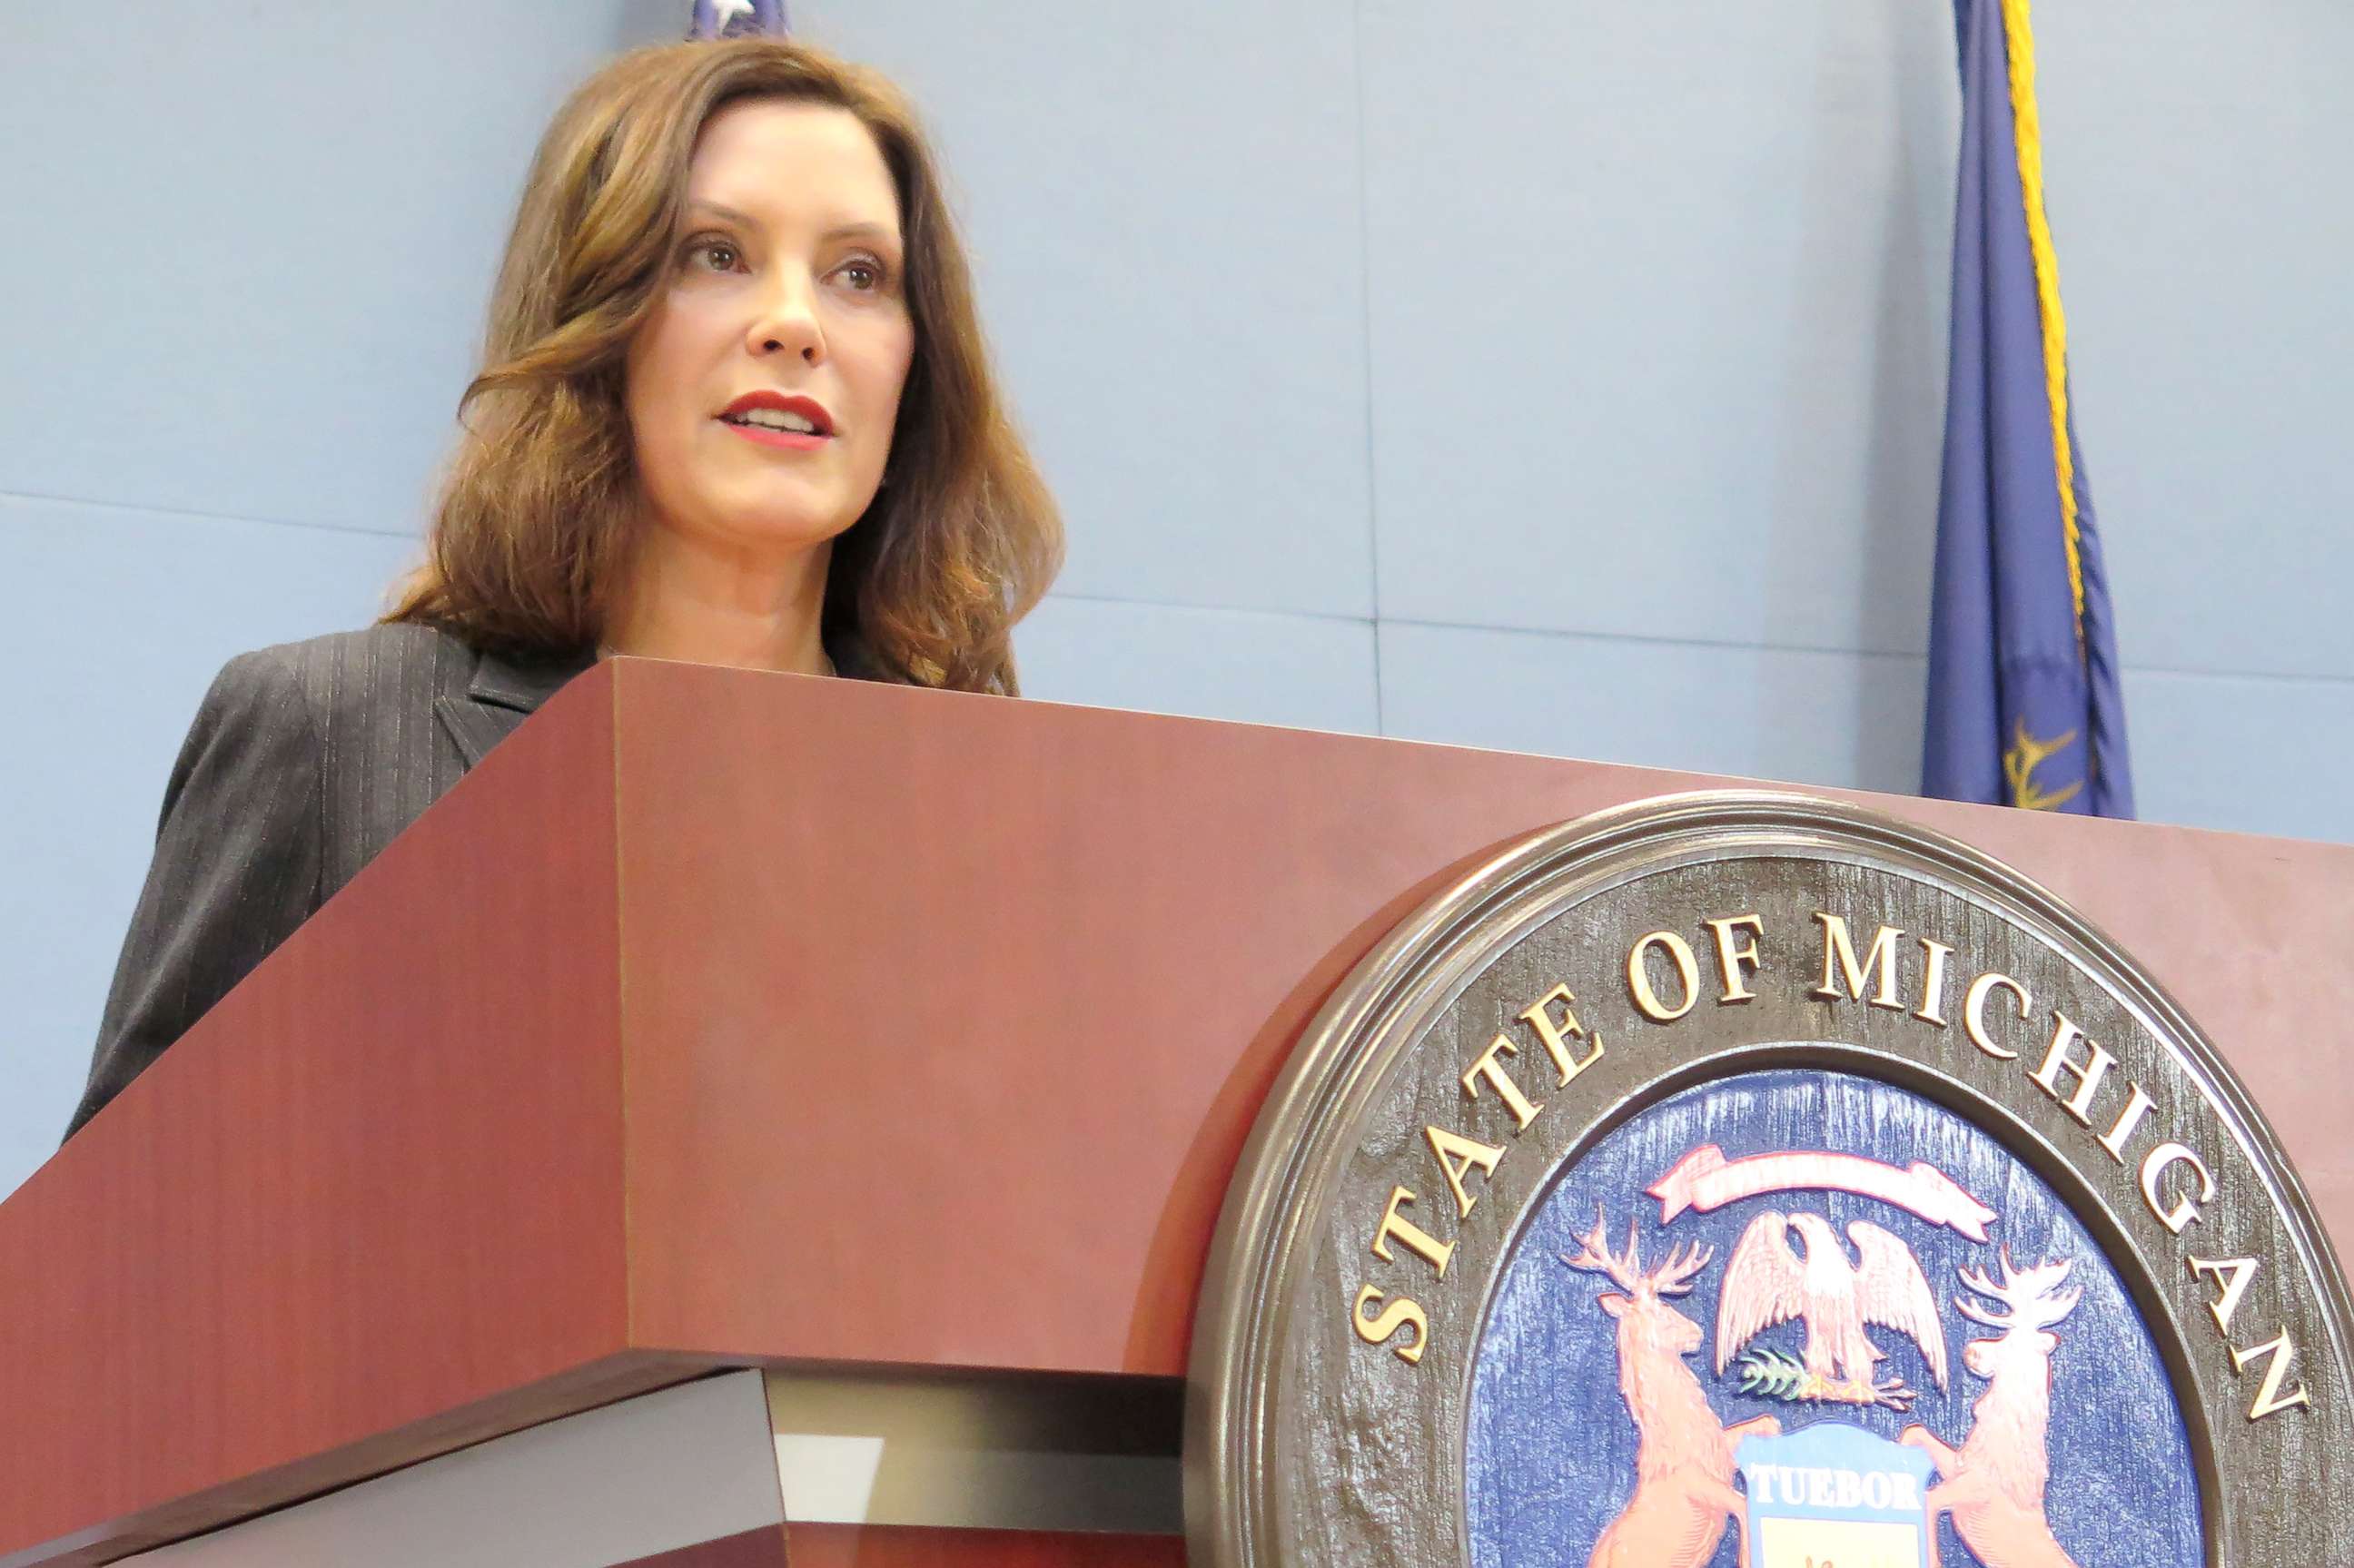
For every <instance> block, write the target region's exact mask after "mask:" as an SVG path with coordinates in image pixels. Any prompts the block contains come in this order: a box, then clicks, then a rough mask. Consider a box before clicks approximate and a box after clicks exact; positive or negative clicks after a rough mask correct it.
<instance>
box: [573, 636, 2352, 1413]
mask: <svg viewBox="0 0 2354 1568" xmlns="http://www.w3.org/2000/svg"><path fill="white" fill-rule="evenodd" d="M619 676H620V683H621V685H620V709H621V712H622V714H623V715H624V716H623V719H622V722H621V726H620V748H619V754H618V770H619V786H618V787H619V790H620V800H621V817H622V822H623V829H622V843H621V864H622V884H623V888H624V901H625V915H624V920H623V931H624V939H623V949H624V959H623V961H624V965H625V968H626V969H627V974H628V983H627V986H626V994H625V1004H624V1005H625V1012H626V1016H625V1021H624V1029H625V1033H626V1034H627V1036H628V1040H629V1046H628V1051H629V1057H630V1077H631V1089H630V1097H631V1122H630V1136H631V1171H632V1182H631V1200H632V1204H633V1207H632V1211H631V1213H632V1228H631V1264H632V1271H633V1272H632V1278H633V1297H632V1299H633V1304H634V1305H633V1313H634V1316H633V1319H632V1328H633V1331H634V1332H635V1333H636V1335H637V1336H638V1337H639V1340H640V1342H642V1343H668V1344H692V1345H696V1346H699V1347H705V1348H714V1349H725V1350H726V1351H729V1352H732V1353H738V1354H742V1355H746V1356H748V1357H749V1356H775V1357H799V1356H808V1357H817V1358H822V1359H828V1360H840V1361H888V1362H907V1363H919V1364H948V1365H970V1366H983V1367H1010V1368H1038V1369H1054V1370H1059V1371H1078V1372H1144V1373H1155V1374H1163V1375H1176V1374H1182V1372H1183V1370H1184V1365H1185V1356H1186V1348H1187V1339H1188V1326H1189V1322H1190V1318H1191V1313H1192V1308H1193V1296H1194V1292H1195V1287H1196V1285H1197V1282H1198V1279H1199V1275H1200V1269H1201V1264H1202V1259H1203V1256H1204V1249H1205V1247H1206V1245H1207V1241H1208V1237H1209V1234H1210V1231H1211V1228H1212V1226H1213V1224H1214V1221H1215V1217H1216V1214H1217V1211H1218V1206H1219V1204H1220V1202H1221V1201H1222V1199H1223V1197H1224V1194H1225V1183H1226V1177H1227V1174H1228V1172H1229V1171H1231V1170H1232V1168H1233V1164H1234V1161H1235V1157H1236V1154H1237V1152H1238V1151H1239V1149H1240V1147H1241V1143H1242V1140H1243V1139H1244V1137H1245V1135H1246V1132H1247V1130H1248V1128H1249V1126H1250V1122H1251V1119H1252V1118H1253V1116H1254V1114H1255V1113H1256V1110H1257V1106H1258V1104H1259V1102H1260V1100H1261V1098H1262V1097H1264V1094H1265V1091H1266V1088H1267V1085H1268V1083H1269V1082H1270V1080H1271V1078H1272V1076H1273V1075H1274V1073H1275V1072H1276V1070H1277V1069H1278V1066H1279V1065H1280V1064H1281V1062H1282V1060H1283V1059H1284V1057H1285V1055H1286V1054H1287V1053H1288V1050H1289V1048H1290V1045H1291V1044H1292V1042H1293V1041H1294V1040H1295V1039H1296V1038H1297V1037H1298V1035H1299V1031H1300V1029H1301V1027H1302V1025H1303V1024H1304V1023H1305V1022H1306V1021H1307V1020H1308V1018H1309V1017H1310V1015H1311V1014H1312V1012H1313V1011H1314V1010H1315V1008H1316V1007H1317V1005H1318V1004H1319V1003H1320V1001H1322V1000H1323V998H1324V996H1325V995H1326V994H1327V993H1328V992H1329V991H1330V990H1331V988H1332V986H1333V985H1334V984H1335V983H1336V982H1337V981H1338V980H1340V978H1341V976H1342V975H1343V974H1344V973H1345V972H1346V971H1347V969H1349V968H1350V966H1351V965H1352V964H1353V963H1354V962H1355V960H1356V959H1358V958H1359V957H1360V956H1362V955H1363V953H1364V952H1365V951H1366V950H1367V948H1369V947H1370V946H1371V945H1372V944H1373V942H1374V941H1376V940H1377V939H1378V938H1380V937H1381V936H1382V935H1383V934H1384V933H1385V932H1386V931H1387V930H1388V929H1389V928H1390V927H1391V926H1392V925H1394V923H1395V922H1396V921H1397V920H1398V919H1399V918H1401V917H1402V916H1405V914H1407V913H1408V912H1409V911H1410V910H1412V909H1413V908H1414V907H1415V906H1417V905H1418V904H1419V903H1421V902H1422V901H1423V900H1424V899H1425V898H1426V897H1427V896H1429V895H1431V894H1433V893H1434V892H1436V891H1437V890H1438V889H1439V888H1441V887H1442V886H1444V885H1446V884H1447V883H1448V882H1449V881H1450V880H1451V879H1452V878H1453V877H1454V876H1455V875H1456V874H1458V872H1459V871H1460V870H1461V869H1463V868H1465V867H1466V866H1468V865H1469V864H1471V863H1476V862H1477V861H1478V860H1479V859H1481V858H1483V857H1484V856H1486V855H1487V854H1489V853H1491V852H1492V851H1493V850H1495V849H1496V848H1497V847H1498V846H1499V845H1500V844H1502V843H1505V842H1510V841H1511V840H1514V839H1517V838H1518V837H1520V836H1521V835H1522V834H1524V833H1526V832H1531V831H1532V830H1534V829H1538V828H1541V827H1543V826H1546V825H1549V824H1551V823H1554V822H1558V821H1563V820H1564V819H1568V818H1572V817H1575V816H1579V815H1581V814H1584V813H1585V812H1589V811H1592V810H1598V809H1600V808H1602V807H1605V806H1608V805H1613V804H1617V803H1619V802H1621V801H1625V800H1631V799H1637V798H1640V797H1644V796H1649V795H1657V794H1660V793H1664V792H1668V791H1671V790H1678V789H1693V788H1701V787H1707V786H1715V785H1723V784H1724V783H1727V782H1733V781H1728V780H1722V779H1705V778H1701V777H1697V776H1693V775H1685V774H1671V773H1661V772H1656V771H1651V770H1648V769H1641V768H1616V767H1603V766H1598V765H1595V764H1589V763H1579V762H1570V761H1562V760H1557V759H1553V758H1536V757H1525V756H1517V755H1511V754H1505V753H1497V752H1484V751H1473V750H1467V749H1462V748H1457V747H1437V746H1423V745H1413V744H1405V743H1399V742H1394V741H1384V740H1376V739H1368V738H1363V737H1357V736H1335V735H1323V734H1315V733H1309V732H1302V731H1296V730H1284V729H1276V728H1269V727H1262V726H1245V725H1227V724H1214V723H1207V722H1203V721H1194V720H1184V719H1170V718H1154V717H1144V716H1140V715H1130V714H1122V713H1114V712H1108V711H1103V710H1097V709H1087V708H1076V707H1062V706H1056V705H1047V704H1036V703H1024V704H1009V703H1005V702H1002V701H998V700H992V699H987V698H979V697H964V696H956V695H946V694H936V693H925V692H916V691H907V690H881V691H876V690H872V689H851V688H847V687H843V686H841V685H839V684H829V683H824V682H818V681H809V680H802V679H798V678H794V677H788V676H764V675H758V674H743V673H717V672H710V671H699V670H691V669H687V668H685V667H683V666H676V665H666V664H652V663H634V662H633V663H629V664H626V665H625V666H624V667H623V668H622V669H621V670H620V672H619ZM714 735H726V736H731V737H733V741H732V744H730V745H729V746H727V747H711V746H710V745H708V744H707V741H706V738H705V737H708V736H714ZM1574 743H1575V737H1570V736H1564V746H1568V745H1572V744H1574ZM1850 798H1852V799H1857V800H1862V801H1863V802H1864V803H1866V804H1871V805H1875V806H1878V807H1880V808H1881V809H1883V810H1888V811H1891V812H1892V813H1893V814H1895V815H1898V816H1902V817H1905V818H1908V819H1910V820H1912V821H1918V822H1922V823H1925V824H1926V825H1928V826H1931V827H1935V828H1939V829H1942V830H1944V831H1946V832H1950V833H1953V834H1955V835H1956V837H1960V838H1963V839H1965V840H1967V841H1968V842H1972V843H1974V844H1976V845H1978V847H1979V848H1981V849H1983V850H1985V851H1987V852H1988V853H1993V854H1995V855H1997V856H1998V857H1999V858H2002V859H2004V860H2007V861H2009V862H2010V863H2012V864H2014V865H2016V866H2018V867H2019V868H2020V869H2021V870H2023V871H2025V872H2027V873H2028V874H2030V875H2031V876H2033V877H2035V878H2037V879H2038V880H2041V881H2042V882H2044V883H2045V884H2046V885H2049V886H2051V887H2052V888H2053V889H2054V890H2055V891H2056V892H2058V893H2059V894H2060V895H2062V896H2063V897H2065V898H2067V899H2069V900H2071V901H2072V902H2073V903H2074V904H2076V905H2077V906H2078V907H2080V908H2081V909H2083V910H2084V911H2085V912H2086V913H2087V914H2088V915H2089V916H2091V917H2092V918H2093V919H2094V921H2095V922H2096V923H2098V924H2100V925H2102V926H2104V927H2106V928H2107V929H2108V930H2109V932H2110V933H2111V935H2113V936H2114V937H2115V938H2117V939H2118V940H2119V941H2121V942H2122V943H2123V944H2125V946H2126V948H2127V949H2128V950H2129V951H2131V952H2133V953H2135V954H2136V955H2137V957H2138V958H2139V959H2140V960H2141V961H2142V962H2143V963H2144V964H2145V965H2146V966H2147V968H2148V969H2151V970H2153V971H2154V972H2155V973H2156V974H2158V976H2159V977H2160V978H2161V980H2163V982H2164V983H2165V984H2167V985H2168V987H2169V988H2170V989H2171V990H2172V991H2174V992H2175V994H2176V995H2177V996H2178V998H2179V1000H2180V1001H2183V1002H2184V1003H2185V1004H2186V1005H2187V1006H2188V1007H2189V1009H2190V1012H2191V1013H2192V1014H2193V1016H2194V1017H2196V1018H2198V1019H2199V1020H2200V1022H2201V1023H2202V1024H2203V1025H2204V1027H2205V1028H2206V1030H2207V1031H2208V1032H2209V1033H2211V1035H2212V1036H2213V1038H2214V1039H2215V1040H2216V1042H2217V1044H2219V1045H2220V1046H2221V1048H2222V1050H2223V1052H2224V1053H2225V1054H2226V1055H2227V1056H2228V1057H2229V1058H2230V1059H2231V1060H2232V1062H2233V1063H2235V1064H2236V1065H2238V1067H2239V1069H2240V1070H2241V1072H2242V1073H2243V1075H2244V1076H2245V1077H2246V1079H2247V1080H2248V1082H2249V1084H2250V1085H2251V1086H2252V1087H2253V1090H2254V1092H2255V1095H2256V1097H2257V1099H2258V1102H2259V1103H2260V1104H2261V1105H2263V1106H2264V1107H2266V1108H2267V1109H2268V1110H2269V1111H2270V1112H2271V1113H2272V1115H2273V1117H2274V1122H2275V1125H2276V1126H2277V1127H2278V1128H2279V1130H2280V1132H2281V1134H2282V1136H2283V1137H2284V1138H2285V1139H2286V1141H2287V1145H2288V1148H2289V1150H2290V1152H2291V1154H2292V1155H2293V1157H2295V1158H2296V1160H2297V1162H2298V1163H2299V1165H2300V1166H2301V1167H2302V1169H2303V1170H2304V1172H2305V1175H2306V1179H2307V1181H2309V1182H2311V1183H2312V1185H2313V1187H2314V1190H2315V1192H2316V1194H2317V1198H2318V1200H2319V1204H2320V1207H2321V1211H2322V1213H2324V1215H2325V1216H2326V1217H2327V1219H2328V1220H2329V1221H2330V1222H2332V1223H2333V1224H2336V1225H2338V1227H2339V1229H2340V1233H2341V1234H2345V1228H2346V1227H2347V1226H2348V1225H2349V1223H2354V1165H2349V1160H2348V1157H2347V1155H2346V1153H2345V1152H2344V1145H2343V1142H2342V1140H2341V1139H2339V1138H2338V1136H2337V1134H2338V1128H2342V1127H2344V1126H2347V1125H2349V1123H2350V1122H2354V1075H2345V1074H2341V1073H2338V1072H2336V1071H2334V1070H2329V1068H2328V1064H2330V1063H2332V1062H2333V1061H2334V1060H2335V1059H2336V1056H2337V1054H2338V1052H2339V1051H2341V1050H2342V1049H2343V1044H2344V1040H2345V1035H2346V1033H2347V1025H2346V1020H2347V1018H2348V1016H2349V1004H2354V963H2349V962H2348V961H2347V959H2345V958H2344V957H2342V956H2341V954H2342V951H2343V944H2342V942H2341V941H2339V940H2336V939H2333V934H2336V936H2337V937H2338V938H2342V937H2343V935H2344V934H2345V933H2346V931H2347V927H2348V914H2347V910H2348V906H2349V895H2354V850H2349V849H2346V848H2342V847H2338V846H2331V845H2319V844H2300V843H2289V842H2280V841H2270V840H2262V839H2253V838H2246V837H2240V836H2235V835H2230V834H2218V833H2206V832H2192V831H2190V830H2184V829H2175V828H2165V827H2154V826H2144V825H2137V824H2133V823H2116V822H2105V821H2085V820H2082V819H2074V818H2069V819H2062V818H2055V817H2049V816H2040V815H2036V814H2033V813H2029V812H2023V811H2015V810H2001V809H1996V808H1986V807H1971V806H1961V805H1955V804H1952V803H1949V802H1939V801H1925V800H1911V799H1897V798H1887V797H1869V796H1852V797H1850ZM878 1236H887V1237H889V1238H890V1241H889V1244H888V1245H881V1246H878V1245H875V1238H876V1237H878ZM720 1259H725V1260H727V1262H726V1266H717V1264H716V1260H720Z"/></svg>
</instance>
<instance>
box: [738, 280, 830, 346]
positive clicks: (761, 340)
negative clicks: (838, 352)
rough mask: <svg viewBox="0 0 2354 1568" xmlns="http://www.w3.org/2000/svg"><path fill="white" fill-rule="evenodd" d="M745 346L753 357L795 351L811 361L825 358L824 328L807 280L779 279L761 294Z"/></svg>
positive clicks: (813, 294)
mask: <svg viewBox="0 0 2354 1568" xmlns="http://www.w3.org/2000/svg"><path fill="white" fill-rule="evenodd" d="M746 346H748V348H750V349H751V351H752V354H753V355H754V357H756V358H759V357H765V356H767V355H772V354H797V355H800V356H801V359H802V360H803V361H805V362H806V363H808V364H811V365H819V364H822V363H823V362H824V359H825V329H824V328H823V327H822V326H821V325H820V324H819V323H818V319H817V300H816V296H815V293H814V292H813V291H812V290H811V288H810V286H809V285H808V283H807V282H805V281H793V280H784V281H779V282H778V283H777V284H776V285H775V286H774V287H772V288H770V289H769V290H767V291H765V292H764V293H763V294H762V296H761V300H760V309H759V313H758V315H757V316H755V317H754V319H753V321H752V324H751V330H750V331H749V332H748V334H746Z"/></svg>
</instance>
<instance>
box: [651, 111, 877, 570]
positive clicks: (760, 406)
mask: <svg viewBox="0 0 2354 1568" xmlns="http://www.w3.org/2000/svg"><path fill="white" fill-rule="evenodd" d="M686 195H687V206H686V212H685V217H684V228H682V230H681V231H680V233H679V234H678V235H677V236H676V237H675V238H676V243H675V245H674V246H673V252H672V257H671V262H670V274H669V278H668V280H667V281H666V283H665V284H664V286H663V291H662V293H661V294H660V296H659V298H658V301H657V302H656V304H655V306H654V311H653V313H652V316H651V317H650V318H649V319H648V320H647V322H646V323H645V325H644V326H643V327H642V329H641V330H640V332H639V333H638V335H637V337H636V339H635V341H634V342H632V343H631V345H630V352H629V368H628V391H627V404H628V408H629V416H630V429H631V438H632V440H633V442H634V444H635V447H636V451H637V462H638V474H639V482H640V484H641V486H642V490H643V492H644V494H645V497H646V500H647V502H648V504H649V508H650V512H651V517H650V521H651V522H652V524H653V525H654V526H656V527H659V528H663V529H667V530H669V531H671V532H673V534H676V535H683V536H684V538H683V540H682V542H689V543H693V544H695V545H696V546H701V547H703V548H705V549H706V550H714V551H717V552H719V553H721V554H723V555H726V556H734V557H736V558H738V559H745V560H753V559H763V558H774V557H777V556H789V555H795V554H800V553H802V552H805V551H807V550H809V549H811V548H812V547H813V546H820V545H822V544H823V543H825V542H826V541H827V540H830V539H832V537H833V536H834V535H837V534H839V533H841V532H842V531H843V529H845V528H847V527H849V526H850V525H851V524H853V523H854V522H856V521H857V520H858V518H859V515H860V514H862V513H864V511H865V510H866V506H867V503H869V502H870V501H872V500H873V499H874V496H875V486H876V484H877V483H878V482H880V481H881V479H882V477H883V465H884V461H885V459H886V458H888V457H889V456H890V451H891V431H892V427H893V424H894V421H895V420H896V418H897V417H898V411H899V393H900V389H901V388H902V387H904V386H905V385H906V384H907V366H908V363H909V361H910V360H911V359H912V357H913V355H914V352H915V325H914V323H913V321H912V320H911V318H910V317H909V315H908V311H907V292H906V291H905V289H904V288H903V287H902V269H903V266H904V263H905V258H906V250H905V248H904V245H903V242H902V238H901V235H900V230H899V204H898V197H897V195H896V190H895V189H894V187H893V185H892V183H891V174H890V170H889V168H888V167H887V166H886V165H885V164H884V162H883V154H882V153H881V152H880V150H879V149H877V148H876V146H875V139H874V137H873V136H872V135H871V134H870V133H869V132H867V130H866V127H865V126H864V125H863V124H861V123H860V122H859V121H858V120H857V119H856V117H854V115H852V114H850V113H849V112H848V111H844V110H840V109H835V108H832V107H829V106H826V105H821V104H811V103H796V102H788V101H776V100H753V101H746V102H742V103H737V104H732V105H730V106H729V107H727V108H726V109H724V110H722V111H720V112H719V113H717V114H716V115H714V116H712V118H711V120H710V121H709V122H708V123H706V124H705V126H704V128H703V133H702V135H701V137H700V138H699V139H698V140H697V142H696V143H695V158H694V162H693V164H691V166H690V167H689V170H688V173H687V190H686Z"/></svg>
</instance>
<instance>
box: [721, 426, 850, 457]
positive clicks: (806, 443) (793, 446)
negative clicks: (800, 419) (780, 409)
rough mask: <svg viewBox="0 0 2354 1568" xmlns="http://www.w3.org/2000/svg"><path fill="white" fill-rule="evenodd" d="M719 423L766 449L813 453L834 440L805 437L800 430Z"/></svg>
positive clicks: (830, 438)
mask: <svg viewBox="0 0 2354 1568" xmlns="http://www.w3.org/2000/svg"><path fill="white" fill-rule="evenodd" d="M719 422H720V423H721V424H723V425H725V426H726V427H727V428H728V429H731V430H733V431H735V432H736V433H737V435H739V436H741V437H743V438H744V439H745V440H748V441H758V442H759V443H760V444H761V445H762V446H764V447H781V448H783V449H784V450H786V451H789V452H813V451H815V450H817V449H818V448H820V447H822V446H823V445H825V443H826V442H828V441H830V440H833V438H832V436H811V435H804V434H803V433H802V432H801V431H799V430H772V429H767V428H766V427H765V426H760V425H739V424H737V423H735V422H734V421H732V420H728V419H722V420H720V421H719Z"/></svg>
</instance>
